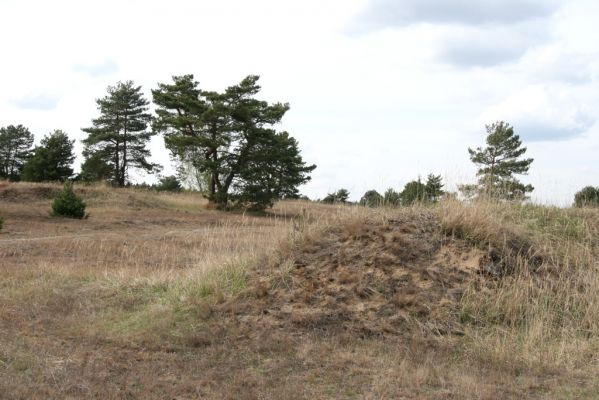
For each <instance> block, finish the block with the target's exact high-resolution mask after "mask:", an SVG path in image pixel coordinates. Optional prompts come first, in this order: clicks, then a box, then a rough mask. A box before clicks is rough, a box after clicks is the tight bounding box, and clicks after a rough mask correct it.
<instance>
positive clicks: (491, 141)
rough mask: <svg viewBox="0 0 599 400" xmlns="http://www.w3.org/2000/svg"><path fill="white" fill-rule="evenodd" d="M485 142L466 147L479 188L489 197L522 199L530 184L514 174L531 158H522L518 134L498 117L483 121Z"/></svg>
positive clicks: (523, 170) (524, 169) (524, 170)
mask: <svg viewBox="0 0 599 400" xmlns="http://www.w3.org/2000/svg"><path fill="white" fill-rule="evenodd" d="M486 129H487V134H488V135H487V139H486V142H487V146H486V147H485V148H481V147H477V148H476V149H475V150H472V149H470V148H468V152H469V153H470V160H472V162H473V163H474V164H476V165H477V166H478V167H479V169H478V172H477V176H478V177H479V188H480V191H481V192H482V193H483V194H485V195H487V196H491V197H496V198H502V199H508V200H514V199H523V198H525V196H526V193H528V192H532V191H533V189H534V188H533V187H532V186H531V185H524V184H522V183H521V182H519V181H518V180H517V179H516V178H515V177H514V175H526V173H527V172H528V169H529V168H530V164H531V163H532V162H533V159H532V158H526V159H522V158H521V157H522V156H523V155H524V153H526V147H522V141H521V140H520V137H519V136H518V135H516V134H514V128H513V127H511V126H510V125H509V124H508V123H506V122H503V121H498V122H496V123H494V124H491V125H487V126H486Z"/></svg>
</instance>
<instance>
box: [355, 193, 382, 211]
mask: <svg viewBox="0 0 599 400" xmlns="http://www.w3.org/2000/svg"><path fill="white" fill-rule="evenodd" d="M383 201H384V199H383V196H381V194H380V193H379V192H377V191H376V190H374V189H373V190H368V191H367V192H366V193H364V196H362V198H361V199H360V204H361V205H363V206H367V207H380V206H382V205H383Z"/></svg>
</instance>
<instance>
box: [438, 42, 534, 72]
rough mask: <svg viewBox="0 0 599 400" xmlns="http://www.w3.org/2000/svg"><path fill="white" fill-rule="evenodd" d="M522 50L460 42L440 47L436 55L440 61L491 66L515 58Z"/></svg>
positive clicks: (474, 65) (518, 56)
mask: <svg viewBox="0 0 599 400" xmlns="http://www.w3.org/2000/svg"><path fill="white" fill-rule="evenodd" d="M524 52H525V49H518V48H495V47H489V46H484V45H482V46H481V45H479V46H473V45H471V44H468V43H461V44H459V45H454V46H450V47H445V48H443V49H441V51H440V52H439V55H438V56H439V59H440V60H441V61H443V62H446V63H448V64H452V65H456V66H460V67H493V66H497V65H501V64H505V63H507V62H509V61H512V60H516V59H518V58H520V57H521V56H522V54H524Z"/></svg>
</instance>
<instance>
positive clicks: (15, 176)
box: [0, 125, 33, 181]
mask: <svg viewBox="0 0 599 400" xmlns="http://www.w3.org/2000/svg"><path fill="white" fill-rule="evenodd" d="M32 145H33V134H31V132H30V131H29V129H27V128H25V127H24V126H23V125H17V126H14V125H9V126H7V127H5V128H0V178H4V179H10V180H15V181H16V180H19V179H20V175H21V171H22V170H23V166H24V165H25V162H26V161H27V160H28V159H29V157H30V156H31V146H32Z"/></svg>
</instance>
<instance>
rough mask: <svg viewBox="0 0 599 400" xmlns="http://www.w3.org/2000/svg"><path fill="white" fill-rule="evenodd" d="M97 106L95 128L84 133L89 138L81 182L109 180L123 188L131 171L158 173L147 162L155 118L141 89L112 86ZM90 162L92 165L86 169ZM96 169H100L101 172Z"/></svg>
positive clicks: (86, 129) (86, 140)
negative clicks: (98, 112) (148, 145)
mask: <svg viewBox="0 0 599 400" xmlns="http://www.w3.org/2000/svg"><path fill="white" fill-rule="evenodd" d="M96 103H97V105H98V110H99V111H100V116H99V117H98V118H96V119H94V120H92V125H93V126H92V127H90V128H85V129H83V131H84V132H86V133H88V137H87V138H86V139H85V140H84V141H83V144H84V145H85V149H84V156H85V160H86V161H85V162H84V165H83V166H82V180H86V181H90V180H91V181H93V180H99V179H104V178H108V180H109V181H110V182H112V183H113V184H114V185H117V186H120V187H123V186H125V185H126V183H127V182H128V177H129V169H130V168H137V169H141V170H143V171H145V172H148V173H152V172H155V171H158V170H159V169H160V168H159V166H158V165H157V164H153V163H151V162H149V161H148V158H149V157H150V150H148V149H147V147H146V146H147V144H148V142H149V141H150V139H151V138H152V136H154V135H155V133H154V132H152V131H151V130H148V127H149V125H150V122H151V121H152V115H151V114H150V113H149V112H148V110H149V108H148V104H149V102H148V101H147V100H146V99H145V98H144V97H143V94H142V92H141V86H135V85H134V84H133V82H132V81H127V82H125V83H122V82H118V83H117V84H116V86H109V87H108V95H107V96H105V97H103V98H101V99H98V100H96ZM88 160H90V161H89V162H90V164H89V165H85V163H87V162H88ZM84 167H85V169H84ZM94 167H99V171H96V170H95V168H94ZM106 169H108V170H109V171H110V173H109V174H106V171H105V170H106ZM105 175H107V176H105Z"/></svg>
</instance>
